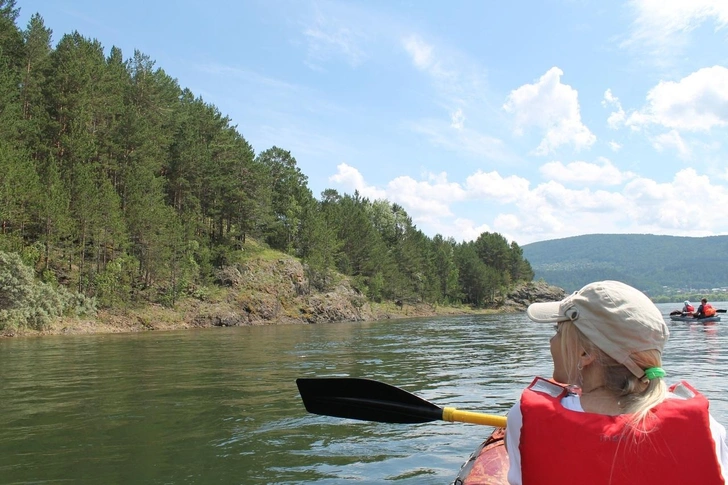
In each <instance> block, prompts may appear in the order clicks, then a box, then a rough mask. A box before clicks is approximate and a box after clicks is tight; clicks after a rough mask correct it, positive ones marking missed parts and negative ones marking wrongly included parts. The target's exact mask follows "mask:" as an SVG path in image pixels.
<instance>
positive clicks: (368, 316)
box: [0, 303, 522, 338]
mask: <svg viewBox="0 0 728 485" xmlns="http://www.w3.org/2000/svg"><path fill="white" fill-rule="evenodd" d="M369 306H370V307H371V309H370V310H369V311H367V312H363V316H362V318H356V319H339V320H326V321H319V322H308V321H305V320H303V319H300V318H298V319H297V318H290V317H286V316H283V317H280V318H274V319H270V320H260V321H256V322H254V323H246V324H238V325H226V324H215V323H212V322H213V320H211V319H200V318H198V317H199V316H200V315H199V314H197V315H195V314H190V313H189V312H188V311H185V309H184V305H182V307H183V308H167V307H163V306H161V305H149V306H147V307H143V308H138V309H127V310H99V311H98V312H97V314H96V315H95V316H92V317H60V318H57V319H56V320H54V321H52V322H51V323H50V324H48V325H47V326H45V327H44V328H43V329H41V330H35V329H30V328H18V329H4V330H0V338H25V337H45V336H57V335H74V336H78V335H95V334H132V333H139V332H151V331H157V332H158V331H162V332H164V331H175V330H188V329H200V328H214V327H252V326H268V325H326V324H328V323H357V322H375V321H386V320H403V319H408V318H426V317H444V316H448V315H453V316H459V315H492V314H497V313H515V312H518V311H522V310H518V309H514V308H512V307H503V308H496V309H493V308H490V309H483V308H477V309H476V308H470V307H466V306H459V307H453V306H443V305H437V306H435V305H430V304H423V303H417V304H413V305H409V304H404V305H402V306H401V307H398V306H396V305H394V304H393V303H382V304H369ZM201 322H203V323H201Z"/></svg>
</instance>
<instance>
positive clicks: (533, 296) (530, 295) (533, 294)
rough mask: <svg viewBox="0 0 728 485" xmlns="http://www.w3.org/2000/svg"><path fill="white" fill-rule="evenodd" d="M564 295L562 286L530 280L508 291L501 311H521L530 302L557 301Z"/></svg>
mask: <svg viewBox="0 0 728 485" xmlns="http://www.w3.org/2000/svg"><path fill="white" fill-rule="evenodd" d="M565 296H566V293H565V292H564V289H563V288H559V287H558V286H553V285H549V284H548V283H546V282H544V281H531V282H529V283H526V284H523V285H521V286H519V287H517V288H516V289H514V290H513V291H511V292H510V293H508V295H507V296H506V299H505V301H504V302H503V311H509V312H522V311H525V310H526V308H528V305H530V304H531V303H537V302H544V301H559V300H561V299H563V298H564V297H565Z"/></svg>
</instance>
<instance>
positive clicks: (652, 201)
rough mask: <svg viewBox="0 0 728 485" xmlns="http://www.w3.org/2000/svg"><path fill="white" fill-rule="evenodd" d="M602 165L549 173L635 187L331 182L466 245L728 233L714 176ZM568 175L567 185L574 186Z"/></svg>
mask: <svg viewBox="0 0 728 485" xmlns="http://www.w3.org/2000/svg"><path fill="white" fill-rule="evenodd" d="M598 162H599V163H593V164H587V163H585V162H573V163H572V164H568V165H566V166H564V165H562V164H559V163H558V162H556V163H553V164H551V165H550V164H546V165H545V166H546V167H549V168H547V169H546V170H547V172H548V171H552V170H553V171H555V172H557V173H558V172H559V171H561V172H563V171H567V172H571V171H573V168H574V167H577V168H579V169H580V170H576V171H575V172H576V173H580V174H581V175H580V177H583V180H587V179H588V181H591V180H593V179H594V178H596V177H598V176H599V175H598V174H601V176H602V177H605V178H606V177H614V178H620V177H621V179H622V181H623V182H624V181H626V180H627V179H629V181H627V183H626V184H624V185H622V186H614V188H611V189H609V190H593V189H591V188H589V187H580V188H578V189H573V188H569V187H567V186H565V185H564V184H563V183H561V181H557V180H550V181H548V182H544V183H542V184H539V185H537V186H535V187H533V188H531V187H530V184H529V182H528V180H526V179H523V178H521V177H518V176H515V175H510V176H503V175H501V174H499V173H498V172H488V173H485V172H482V171H478V172H476V173H474V174H472V175H470V176H469V177H467V179H466V181H465V183H464V184H459V183H457V182H451V181H449V180H448V177H447V174H445V173H444V172H443V173H439V174H425V176H424V178H423V179H422V180H414V179H412V178H411V177H407V176H401V177H397V178H395V179H394V180H392V181H390V182H389V183H388V184H386V187H385V188H384V189H377V188H374V187H371V186H369V185H368V184H367V183H366V182H365V181H364V180H363V177H362V176H361V174H360V173H359V172H358V170H356V169H355V168H353V167H350V166H348V165H346V164H341V165H339V167H338V173H337V175H335V176H334V177H332V178H331V180H332V181H334V182H338V183H341V184H345V185H348V186H349V187H357V188H358V190H359V191H360V193H361V194H362V195H364V196H366V197H369V198H370V199H377V198H384V199H387V200H389V201H391V202H397V203H398V204H400V205H402V206H403V207H404V209H405V210H406V211H407V213H408V214H409V215H410V216H411V217H412V219H413V221H414V222H415V224H417V225H418V227H420V228H421V229H423V230H424V231H425V232H426V233H428V234H433V235H434V234H437V233H439V234H442V235H443V236H445V237H454V238H455V239H456V240H458V241H469V240H473V239H475V238H477V237H478V235H480V234H481V233H482V232H485V231H491V230H496V231H498V232H500V233H501V234H503V235H504V237H507V238H508V239H509V240H513V241H516V242H517V243H518V244H521V245H523V244H528V243H529V242H533V241H538V240H544V239H553V238H561V237H567V236H575V235H579V234H594V233H651V234H672V235H684V236H705V235H710V234H716V233H720V231H717V230H716V228H725V227H728V190H726V188H725V186H724V185H723V184H716V183H713V184H711V183H710V179H709V177H708V176H707V175H704V174H698V173H697V172H696V171H695V170H694V169H684V170H681V171H679V172H678V173H676V174H675V176H674V178H673V180H672V181H669V182H663V183H661V182H657V181H655V180H652V179H648V178H645V177H638V176H635V175H634V174H631V173H622V172H620V171H619V170H617V169H615V168H614V167H613V166H612V164H611V163H610V162H609V161H608V160H599V161H598ZM587 173H588V174H589V175H588V176H587ZM561 175H562V176H561V179H562V181H564V180H566V179H568V177H566V176H564V175H563V173H561ZM726 175H728V172H727V173H726ZM580 180H582V179H578V178H576V179H572V180H571V181H572V182H578V181H580ZM583 180H582V181H583ZM567 181H568V180H567ZM696 194H699V197H698V196H696ZM483 201H487V203H486V204H483ZM454 203H457V204H459V206H460V208H462V206H463V205H467V204H474V205H475V207H478V208H479V209H477V210H475V211H474V212H473V213H474V214H478V217H477V220H474V219H475V218H474V217H462V216H457V215H456V214H455V212H454V211H453V210H451V205H452V204H454ZM484 206H485V207H484ZM485 208H487V214H489V215H486V211H485V210H484V209H485ZM459 211H460V209H459ZM706 215H708V217H705V216H706ZM423 226H424V228H423ZM491 228H492V229H491Z"/></svg>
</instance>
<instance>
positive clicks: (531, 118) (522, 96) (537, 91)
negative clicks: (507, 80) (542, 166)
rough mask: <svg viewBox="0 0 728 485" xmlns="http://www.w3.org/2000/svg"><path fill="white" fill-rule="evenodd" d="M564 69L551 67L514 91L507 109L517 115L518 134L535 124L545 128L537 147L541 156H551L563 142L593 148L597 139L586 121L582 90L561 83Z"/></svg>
mask: <svg viewBox="0 0 728 485" xmlns="http://www.w3.org/2000/svg"><path fill="white" fill-rule="evenodd" d="M562 75H563V71H562V70H561V69H559V68H558V67H553V68H551V69H549V70H548V71H547V72H546V74H544V75H543V76H541V78H540V79H539V80H538V82H536V83H534V84H524V85H523V86H521V87H519V88H518V89H515V90H513V91H511V93H510V94H509V95H508V98H507V99H506V102H505V104H504V105H503V109H504V110H505V111H506V112H508V113H511V114H512V115H513V116H514V125H515V130H514V132H515V134H516V135H521V134H522V133H523V132H524V129H525V128H528V127H531V126H534V127H537V128H540V129H542V130H544V131H545V136H544V138H543V140H542V141H541V143H540V145H539V146H538V147H537V148H536V150H535V153H536V154H537V155H547V154H549V153H551V152H553V151H554V150H556V149H557V148H559V147H560V146H562V145H566V144H571V145H573V146H574V148H575V149H576V150H580V149H583V148H589V147H590V146H591V145H593V144H594V142H595V141H596V137H595V136H594V134H593V133H592V132H591V131H589V128H587V127H586V126H585V125H584V124H583V123H582V122H581V114H580V111H579V95H578V92H577V91H576V90H575V89H574V88H572V87H571V86H569V85H568V84H562V83H561V76H562Z"/></svg>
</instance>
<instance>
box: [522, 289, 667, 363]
mask: <svg viewBox="0 0 728 485" xmlns="http://www.w3.org/2000/svg"><path fill="white" fill-rule="evenodd" d="M526 313H527V315H528V318H530V319H531V320H533V321H534V322H539V323H555V322H563V321H567V320H571V321H572V322H574V325H576V327H577V328H578V329H579V330H581V332H582V333H583V334H584V335H585V336H586V337H587V338H588V339H589V340H591V341H592V343H594V345H596V346H597V347H599V348H600V349H601V350H603V351H604V352H605V353H606V354H607V355H609V356H610V357H611V358H613V359H614V360H616V361H617V362H619V363H621V364H623V365H624V366H625V367H627V368H628V369H629V370H630V371H632V373H633V374H634V375H636V376H637V377H642V376H644V374H645V372H644V369H641V368H640V367H639V366H638V365H637V364H636V363H635V362H634V361H633V360H632V358H631V357H630V355H631V354H633V353H635V352H641V351H643V350H652V349H655V350H659V351H660V352H662V349H663V348H664V347H665V343H666V342H667V338H668V337H669V336H670V331H669V330H668V329H667V325H666V324H665V319H664V318H663V317H662V313H660V310H658V309H657V307H656V306H655V304H654V303H652V301H651V300H650V299H649V298H647V296H646V295H645V294H644V293H642V292H641V291H639V290H637V289H636V288H632V287H631V286H629V285H626V284H624V283H620V282H619V281H598V282H596V283H590V284H588V285H586V286H585V287H584V288H582V289H581V290H579V291H577V292H574V293H573V294H572V295H569V296H567V297H566V298H564V299H563V300H561V301H553V302H548V303H533V304H532V305H530V306H529V307H528V310H527V311H526Z"/></svg>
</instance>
